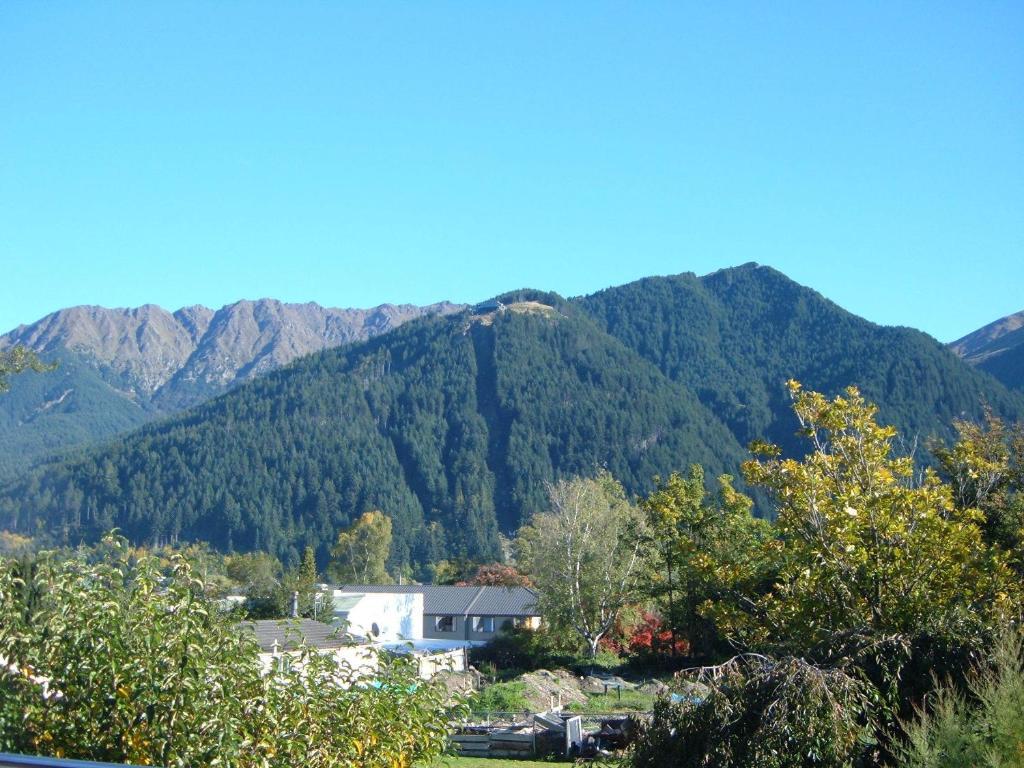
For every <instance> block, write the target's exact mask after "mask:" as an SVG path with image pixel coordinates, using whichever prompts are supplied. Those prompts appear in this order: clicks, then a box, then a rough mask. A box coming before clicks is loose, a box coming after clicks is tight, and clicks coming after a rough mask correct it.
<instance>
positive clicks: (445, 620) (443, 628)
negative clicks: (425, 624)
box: [434, 616, 455, 632]
mask: <svg viewBox="0 0 1024 768" xmlns="http://www.w3.org/2000/svg"><path fill="white" fill-rule="evenodd" d="M434 629H436V630H437V631H438V632H454V631H455V617H454V616H437V617H435V618H434Z"/></svg>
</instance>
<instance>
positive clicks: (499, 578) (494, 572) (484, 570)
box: [457, 563, 533, 587]
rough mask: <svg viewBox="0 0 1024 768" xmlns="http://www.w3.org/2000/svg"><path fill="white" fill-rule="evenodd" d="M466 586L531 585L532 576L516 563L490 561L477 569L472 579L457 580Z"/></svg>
mask: <svg viewBox="0 0 1024 768" xmlns="http://www.w3.org/2000/svg"><path fill="white" fill-rule="evenodd" d="M457 583H459V584H460V585H464V586H477V587H531V586H533V582H532V581H530V577H529V576H527V575H526V574H525V573H523V572H521V571H520V570H519V569H518V568H516V567H515V566H514V565H505V564H504V563H488V564H485V565H481V566H479V567H478V568H477V569H476V572H475V573H474V574H473V577H472V578H471V579H468V580H467V581H461V582H457Z"/></svg>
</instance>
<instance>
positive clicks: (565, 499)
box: [516, 471, 646, 656]
mask: <svg viewBox="0 0 1024 768" xmlns="http://www.w3.org/2000/svg"><path fill="white" fill-rule="evenodd" d="M548 502H549V505H550V509H549V510H548V511H546V512H539V513H537V514H535V515H534V516H533V518H532V519H531V520H530V522H529V524H527V525H526V526H524V527H523V528H522V529H521V530H520V532H519V535H518V537H517V539H516V547H517V550H518V562H519V563H520V564H521V565H522V566H523V567H524V569H525V571H526V573H527V574H528V575H529V576H530V577H531V578H532V579H533V582H534V584H535V585H536V587H537V590H538V592H539V594H540V603H541V605H540V608H541V611H542V613H543V615H544V619H545V621H547V622H549V623H550V624H551V625H552V626H554V627H556V628H563V629H565V630H568V631H571V632H575V633H576V634H577V635H579V637H580V639H581V640H582V641H583V642H585V643H586V645H587V649H588V651H589V653H590V655H591V656H596V655H597V648H598V643H600V641H601V638H602V637H604V636H605V635H606V634H607V633H608V632H609V630H611V629H612V627H613V626H614V625H615V619H616V618H617V617H618V615H619V612H620V611H621V610H622V608H623V607H624V606H626V605H627V604H629V603H630V602H633V601H635V600H636V599H638V597H639V595H640V588H639V582H640V577H641V573H642V572H643V570H644V567H645V565H646V561H645V556H644V541H645V531H644V529H645V523H644V518H643V515H642V514H641V513H640V510H639V509H637V507H635V506H634V505H632V504H631V503H630V502H629V501H628V500H627V498H626V494H625V491H623V489H622V485H621V484H620V483H619V482H618V481H617V480H615V479H614V478H613V477H612V476H611V474H610V473H608V472H607V471H602V472H600V473H599V474H598V475H597V477H594V478H583V477H576V478H572V479H571V480H563V481H562V482H559V483H557V484H555V485H549V486H548Z"/></svg>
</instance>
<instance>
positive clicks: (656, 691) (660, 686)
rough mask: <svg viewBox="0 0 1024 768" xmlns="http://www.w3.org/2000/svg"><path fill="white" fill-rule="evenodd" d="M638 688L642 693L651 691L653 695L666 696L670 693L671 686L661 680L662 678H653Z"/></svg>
mask: <svg viewBox="0 0 1024 768" xmlns="http://www.w3.org/2000/svg"><path fill="white" fill-rule="evenodd" d="M637 690H638V691H640V693H649V694H651V695H653V696H665V695H667V694H668V691H669V687H668V685H667V684H666V683H663V682H661V680H651V681H650V682H648V683H644V684H643V685H641V686H639V687H638V688H637Z"/></svg>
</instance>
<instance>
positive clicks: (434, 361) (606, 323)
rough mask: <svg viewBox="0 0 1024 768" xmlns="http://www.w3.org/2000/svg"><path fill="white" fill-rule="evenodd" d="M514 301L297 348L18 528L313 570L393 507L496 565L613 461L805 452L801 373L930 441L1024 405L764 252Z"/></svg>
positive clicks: (634, 472) (11, 512) (122, 455)
mask: <svg viewBox="0 0 1024 768" xmlns="http://www.w3.org/2000/svg"><path fill="white" fill-rule="evenodd" d="M499 299H500V300H501V301H502V302H504V303H505V305H506V309H504V310H499V311H488V312H485V313H482V314H477V315H473V314H471V312H468V311H467V312H463V313H461V314H455V315H448V316H444V317H430V318H421V319H418V320H414V321H412V322H409V323H406V324H405V325H403V326H401V327H400V328H398V329H397V330H394V331H391V332H389V333H387V334H383V335H380V336H377V337H375V338H373V339H371V340H369V341H366V342H362V343H358V344H354V345H350V346H346V347H342V348H338V349H333V350H330V351H325V352H321V353H319V354H315V355H311V356H308V357H304V358H301V359H300V360H297V361H296V362H294V363H292V364H291V365H290V366H288V367H286V368H284V369H282V370H279V371H276V372H273V373H270V374H268V375H267V376H265V377H262V378H259V379H257V380H255V381H252V382H249V383H246V384H244V385H242V386H239V387H238V388H236V389H234V390H233V391H231V392H229V393H228V394H226V395H225V396H223V397H220V398H217V399H215V400H212V401H210V402H207V403H205V404H203V405H201V406H199V407H197V408H193V409H192V410H190V411H188V412H186V413H184V414H182V415H180V416H178V417H176V418H173V419H170V420H168V421H165V422H163V423H160V424H155V425H150V426H147V427H144V428H143V429H141V430H140V431H137V432H135V433H133V434H131V435H129V436H128V437H127V438H125V439H123V440H121V441H119V442H117V443H115V444H112V445H111V446H110V447H109V448H107V449H104V450H98V451H94V452H92V453H91V454H90V455H88V456H86V457H84V458H80V459H77V460H73V461H68V462H64V463H54V464H52V465H50V466H47V467H44V468H43V469H42V470H41V471H39V472H35V473H32V474H31V475H29V476H28V477H26V478H24V479H22V480H20V481H19V482H17V483H15V484H11V485H9V486H8V487H6V488H4V489H3V491H2V492H0V528H9V529H12V530H15V531H27V532H33V531H35V530H36V529H37V525H42V526H43V527H45V528H47V529H49V530H50V531H52V532H54V533H55V535H57V537H58V538H59V539H63V538H66V539H67V540H68V541H76V540H78V539H80V538H92V537H95V536H96V535H98V534H99V533H100V532H101V531H103V530H105V529H107V528H110V527H112V526H117V527H120V528H121V529H123V530H124V531H125V532H126V533H127V534H128V535H130V536H131V537H132V538H133V539H135V540H137V541H145V542H161V541H168V540H177V539H204V540H207V541H210V542H211V543H212V544H214V545H215V546H217V547H221V548H224V549H230V548H234V549H254V548H265V549H268V550H270V551H273V552H275V553H277V554H279V555H281V556H282V557H284V558H285V559H286V560H289V561H295V560H297V558H298V553H299V552H300V551H301V550H302V547H303V546H305V545H306V544H311V545H313V546H314V547H316V549H317V551H318V553H319V556H320V557H321V559H323V558H324V557H325V556H326V553H327V549H328V547H329V545H330V542H331V541H332V540H333V539H334V536H335V535H336V532H337V530H338V528H339V527H340V526H342V525H345V524H346V523H347V522H348V521H349V520H351V519H352V518H353V517H354V516H356V515H358V514H360V513H362V512H364V511H366V510H367V509H370V508H379V509H381V510H383V511H384V512H386V513H387V514H388V515H390V516H391V517H392V518H393V521H394V530H395V550H394V560H395V563H419V564H423V563H426V562H429V561H432V560H436V559H438V558H440V557H443V556H451V555H456V554H464V555H468V556H474V557H489V556H493V555H494V554H495V553H496V551H497V547H498V537H497V535H498V533H499V531H501V532H510V531H512V530H514V529H515V528H516V527H517V526H518V525H519V524H520V523H521V522H522V521H523V519H524V518H525V516H526V515H528V514H529V513H530V512H532V511H533V510H535V509H538V508H541V507H542V505H543V504H544V484H545V483H546V482H549V481H551V480H554V479H556V478H558V477H561V476H565V475H567V474H572V473H587V472H592V471H593V470H594V469H595V468H596V467H598V466H607V467H608V468H609V469H610V470H611V472H612V473H613V474H615V475H616V476H617V477H619V478H620V479H621V480H622V481H623V482H624V484H625V485H626V487H627V489H628V490H629V491H630V492H634V493H635V492H642V491H644V490H645V489H647V488H649V487H650V483H651V477H652V475H654V474H662V475H664V474H666V473H668V472H670V471H672V470H675V469H685V468H686V467H687V466H688V465H689V464H690V463H693V462H700V463H703V464H704V465H705V466H707V468H708V470H709V475H713V474H715V473H718V472H721V471H729V472H732V473H736V472H737V470H738V465H739V463H740V461H741V460H742V459H743V458H744V450H743V447H742V446H744V445H745V444H746V443H747V442H748V441H750V440H751V439H753V438H768V439H770V440H773V441H775V442H777V443H779V444H781V445H782V446H783V447H784V448H785V449H786V450H787V451H788V452H790V453H795V452H797V451H799V450H802V449H803V445H801V444H799V443H798V442H797V441H796V439H795V437H794V433H795V431H796V424H795V423H794V421H793V418H792V416H791V414H790V409H789V403H788V400H787V396H786V389H785V386H784V384H785V381H786V379H788V378H798V379H800V380H801V381H803V382H804V383H805V385H806V386H808V387H812V388H815V389H820V390H823V391H826V392H828V393H835V392H837V391H839V390H841V389H842V388H843V387H845V386H847V385H849V384H857V385H859V386H860V387H861V388H862V390H863V391H864V393H865V394H866V395H867V396H868V397H869V398H871V399H872V400H874V401H876V402H878V403H879V404H880V406H881V418H882V419H883V420H884V421H886V422H889V423H892V424H895V425H896V426H897V427H898V428H899V429H900V430H901V432H902V433H903V434H905V435H907V436H908V437H909V438H910V439H911V440H913V439H914V438H917V439H921V440H923V439H925V438H928V437H930V436H948V435H949V433H950V422H951V421H952V420H953V418H956V417H968V418H978V417H980V416H981V414H982V407H983V404H984V403H988V404H989V405H990V406H991V407H993V408H994V409H995V410H996V411H997V412H998V413H999V414H1001V415H1003V416H1005V417H1007V418H1009V419H1019V418H1022V417H1024V396H1021V395H1020V394H1018V393H1014V392H1011V391H1009V390H1007V389H1006V388H1005V387H1003V386H1002V385H1001V384H999V383H998V382H996V381H995V380H994V379H992V378H991V377H990V376H987V375H985V374H983V373H980V372H978V371H976V370H974V369H973V368H971V367H970V366H969V365H966V364H965V363H964V362H963V361H962V360H960V359H959V358H958V357H957V356H956V355H955V354H954V353H953V352H951V351H950V350H949V349H947V348H946V347H944V346H943V345H941V344H939V343H938V342H936V341H935V340H934V339H932V338H930V337H929V336H927V335H925V334H923V333H920V332H918V331H914V330H911V329H907V328H884V327H880V326H877V325H875V324H873V323H870V322H868V321H866V320H863V319H861V318H858V317H856V316H854V315H852V314H850V313H848V312H846V311H844V310H842V309H841V308H839V307H837V306H836V305H835V304H833V303H831V302H829V301H827V300H826V299H824V298H823V297H821V296H820V295H819V294H817V293H815V292H814V291H812V290H809V289H807V288H804V287H802V286H800V285H798V284H796V283H794V282H793V281H791V280H789V279H788V278H786V277H785V276H784V275H782V274H780V273H778V272H776V271H774V270H771V269H768V268H764V267H757V266H756V265H746V266H743V267H738V268H735V269H729V270H722V271H720V272H716V273H713V274H711V275H707V276H704V277H697V276H695V275H692V274H684V275H677V276H673V277H665V278H651V279H647V280H641V281H639V282H636V283H632V284H629V285H626V286H621V287H618V288H612V289H609V290H606V291H602V292H600V293H598V294H594V295H593V296H589V297H583V298H579V299H574V300H572V301H566V300H563V299H561V298H560V297H558V296H556V295H554V294H545V293H542V292H539V291H530V290H523V291H516V292H513V293H510V294H506V295H505V296H502V297H499ZM213 325H214V322H213V321H212V320H211V322H210V326H209V327H211V328H212V327H213ZM207 333H208V331H207ZM255 346H257V345H253V347H252V348H255ZM238 370H241V369H238Z"/></svg>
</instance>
